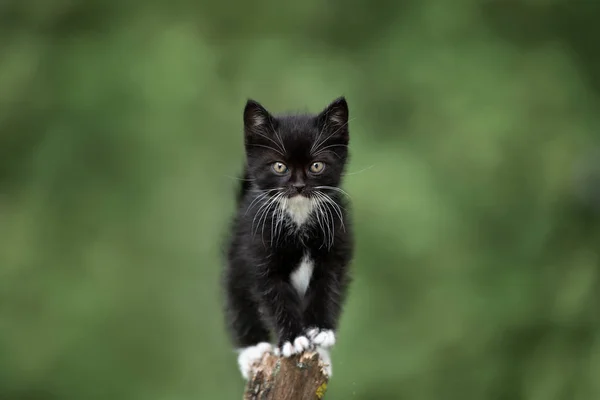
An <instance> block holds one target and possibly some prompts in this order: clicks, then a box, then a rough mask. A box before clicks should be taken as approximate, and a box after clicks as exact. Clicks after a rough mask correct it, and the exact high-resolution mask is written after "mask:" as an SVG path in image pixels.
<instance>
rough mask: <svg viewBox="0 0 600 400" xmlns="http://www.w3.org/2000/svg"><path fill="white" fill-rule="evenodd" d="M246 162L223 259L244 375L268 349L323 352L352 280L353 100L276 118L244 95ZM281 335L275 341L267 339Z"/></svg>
mask: <svg viewBox="0 0 600 400" xmlns="http://www.w3.org/2000/svg"><path fill="white" fill-rule="evenodd" d="M244 135H245V150H246V167H245V169H244V175H243V179H242V183H241V186H240V192H239V193H238V210H237V215H236V217H235V218H234V220H233V224H232V227H231V238H230V241H229V245H228V251H227V262H226V268H225V274H224V278H225V289H226V309H227V311H226V317H227V322H228V325H229V328H230V331H231V334H232V336H233V340H234V342H235V345H236V346H237V347H238V348H239V356H238V364H239V367H240V370H241V372H242V375H243V377H244V378H245V379H248V378H249V376H250V374H251V368H252V364H253V363H255V362H256V361H258V360H259V359H260V358H261V357H262V356H263V354H264V353H265V352H269V351H271V352H273V353H274V354H276V355H281V356H283V357H290V356H291V355H293V354H296V353H301V352H303V351H305V350H311V349H312V350H316V351H318V352H319V353H320V355H321V357H322V359H323V361H324V362H325V363H326V364H329V367H328V368H327V371H326V372H327V373H328V374H331V360H330V358H329V354H328V352H327V349H328V348H330V347H332V346H333V344H334V343H335V333H336V329H337V325H338V320H339V317H340V313H341V311H342V306H343V304H344V301H345V298H346V292H347V287H348V285H349V283H350V278H349V274H348V269H349V264H350V261H351V258H352V255H353V235H352V231H351V226H350V220H349V217H348V214H347V211H346V208H347V203H346V201H345V195H346V192H344V191H343V190H342V189H340V188H339V185H340V183H341V180H342V175H343V172H344V170H345V167H346V163H347V161H348V142H349V129H348V105H347V103H346V100H345V99H344V98H343V97H340V98H338V99H336V100H335V101H333V102H332V103H331V104H330V105H329V106H328V107H326V108H325V109H324V110H323V111H322V112H321V113H320V114H317V115H285V116H278V117H275V116H273V115H271V114H270V113H269V112H268V111H267V110H266V109H265V108H264V107H263V106H261V105H260V104H259V103H257V102H255V101H253V100H248V102H247V104H246V107H245V110H244ZM271 333H274V334H275V337H276V346H275V347H273V346H272V345H271V344H270V339H271Z"/></svg>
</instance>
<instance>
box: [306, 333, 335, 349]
mask: <svg viewBox="0 0 600 400" xmlns="http://www.w3.org/2000/svg"><path fill="white" fill-rule="evenodd" d="M307 335H308V337H309V338H310V341H311V343H312V344H313V345H315V346H319V347H325V348H329V347H332V346H333V345H334V344H335V333H334V332H333V330H331V329H318V328H313V329H311V330H309V331H308V332H307Z"/></svg>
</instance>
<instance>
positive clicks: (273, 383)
mask: <svg viewBox="0 0 600 400" xmlns="http://www.w3.org/2000/svg"><path fill="white" fill-rule="evenodd" d="M328 382H329V379H328V377H327V376H326V375H325V373H324V372H323V362H322V361H321V359H320V358H319V355H318V354H317V353H313V352H306V353H302V354H299V355H295V356H292V357H290V358H282V357H276V356H274V355H273V354H270V353H267V354H265V355H264V356H263V358H262V360H261V362H260V364H258V365H257V366H256V368H255V369H254V374H253V376H252V378H250V380H249V381H248V383H247V385H246V391H245V393H244V400H320V399H323V396H325V391H326V390H327V383H328Z"/></svg>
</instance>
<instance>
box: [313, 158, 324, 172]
mask: <svg viewBox="0 0 600 400" xmlns="http://www.w3.org/2000/svg"><path fill="white" fill-rule="evenodd" d="M324 168H325V164H324V163H322V162H320V161H317V162H314V163H312V164H311V166H310V172H312V173H313V174H319V173H321V172H322V171H323V169H324Z"/></svg>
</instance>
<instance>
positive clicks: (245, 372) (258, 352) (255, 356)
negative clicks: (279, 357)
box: [238, 342, 272, 380]
mask: <svg viewBox="0 0 600 400" xmlns="http://www.w3.org/2000/svg"><path fill="white" fill-rule="evenodd" d="M271 350H272V346H271V344H270V343H266V342H263V343H259V344H257V345H255V346H249V347H245V348H243V349H240V350H239V355H238V366H239V367H240V372H241V373H242V376H243V377H244V379H246V380H248V379H250V376H251V375H252V368H253V367H254V364H256V363H258V362H259V361H260V359H261V358H262V357H263V355H264V354H265V353H268V352H270V351H271Z"/></svg>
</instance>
